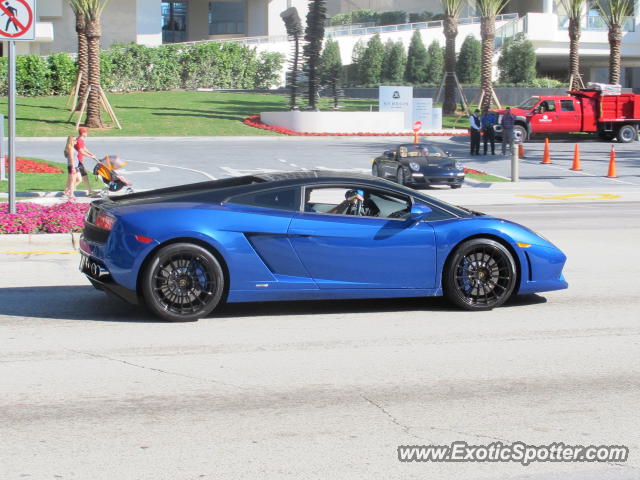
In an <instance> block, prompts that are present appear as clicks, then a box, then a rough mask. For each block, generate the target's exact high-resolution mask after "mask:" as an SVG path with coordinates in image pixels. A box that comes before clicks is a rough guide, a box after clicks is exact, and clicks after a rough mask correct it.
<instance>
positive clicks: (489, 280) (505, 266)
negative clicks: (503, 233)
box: [443, 238, 517, 310]
mask: <svg viewBox="0 0 640 480" xmlns="http://www.w3.org/2000/svg"><path fill="white" fill-rule="evenodd" d="M516 277H517V274H516V265H515V261H514V260H513V256H512V255H511V253H510V252H509V250H507V248H506V247H505V246H504V245H502V244H500V243H498V242H496V241H494V240H490V239H488V238H475V239H472V240H468V241H466V242H464V243H462V244H461V245H460V246H459V247H458V248H457V249H456V251H455V252H454V253H453V256H452V257H451V258H450V259H449V261H448V262H447V266H446V268H445V271H444V278H443V287H444V292H445V295H446V297H447V298H448V299H449V300H451V301H452V302H453V303H455V304H456V305H458V306H459V307H461V308H464V309H465V310H491V309H492V308H495V307H499V306H500V305H502V304H503V303H504V302H505V301H506V300H507V299H508V298H509V297H510V296H511V294H512V293H513V291H514V289H515V286H516Z"/></svg>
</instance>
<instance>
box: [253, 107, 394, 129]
mask: <svg viewBox="0 0 640 480" xmlns="http://www.w3.org/2000/svg"><path fill="white" fill-rule="evenodd" d="M260 120H262V122H263V123H265V124H267V125H271V126H276V127H282V128H286V129H288V130H294V131H296V132H304V133H360V132H368V133H394V132H402V131H404V130H405V129H404V113H402V112H299V111H290V112H261V113H260Z"/></svg>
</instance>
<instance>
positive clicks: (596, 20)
mask: <svg viewBox="0 0 640 480" xmlns="http://www.w3.org/2000/svg"><path fill="white" fill-rule="evenodd" d="M580 26H581V28H582V30H587V31H596V32H598V31H601V32H606V31H607V30H609V27H607V23H606V22H605V21H604V18H603V17H601V16H600V15H588V16H586V17H583V19H582V22H581V24H580ZM558 27H559V28H560V29H561V30H568V29H569V17H567V16H566V15H558ZM622 31H623V32H635V31H636V17H627V18H626V20H625V22H624V24H623V25H622Z"/></svg>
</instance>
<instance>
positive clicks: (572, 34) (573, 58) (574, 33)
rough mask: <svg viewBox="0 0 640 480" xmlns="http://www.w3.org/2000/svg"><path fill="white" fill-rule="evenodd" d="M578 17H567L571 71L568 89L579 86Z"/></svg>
mask: <svg viewBox="0 0 640 480" xmlns="http://www.w3.org/2000/svg"><path fill="white" fill-rule="evenodd" d="M579 48H580V18H579V17H578V18H575V17H571V18H569V71H570V72H571V78H572V80H571V85H569V89H570V90H578V89H579V88H580V81H579V79H580V56H579Z"/></svg>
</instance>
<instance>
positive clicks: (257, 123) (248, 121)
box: [242, 115, 469, 137]
mask: <svg viewBox="0 0 640 480" xmlns="http://www.w3.org/2000/svg"><path fill="white" fill-rule="evenodd" d="M242 123H244V124H245V125H248V126H250V127H253V128H259V129H261V130H269V131H270V132H276V133H281V134H283V135H291V136H310V137H324V136H328V135H330V136H332V137H333V136H336V137H412V136H413V134H410V133H407V132H388V133H376V132H358V133H328V132H322V133H315V132H314V133H310V132H296V131H295V130H289V129H288V128H284V127H277V126H274V125H267V124H266V123H263V122H262V120H260V115H250V116H248V117H247V118H245V119H244V120H243V121H242ZM423 135H424V134H420V136H423ZM428 136H441V137H468V136H469V133H468V132H460V133H447V132H437V133H429V134H428Z"/></svg>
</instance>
